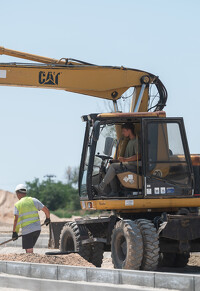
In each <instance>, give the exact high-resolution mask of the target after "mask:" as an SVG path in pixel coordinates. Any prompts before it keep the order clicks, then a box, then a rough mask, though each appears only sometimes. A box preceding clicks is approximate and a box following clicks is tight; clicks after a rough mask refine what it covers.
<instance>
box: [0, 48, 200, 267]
mask: <svg viewBox="0 0 200 291" xmlns="http://www.w3.org/2000/svg"><path fill="white" fill-rule="evenodd" d="M0 54H4V55H9V56H13V57H18V58H22V59H28V60H30V61H34V62H37V63H0V85H5V86H21V87H22V86H24V87H36V88H51V89H61V90H66V91H70V92H74V93H80V94H85V95H89V96H94V97H98V98H103V99H108V100H112V101H113V104H114V112H112V113H99V114H89V115H84V116H82V120H83V122H85V136H84V141H83V150H82V155H81V162H80V171H79V195H80V203H81V207H82V209H84V210H102V211H105V210H106V211H110V215H104V216H103V215H102V216H99V217H89V218H88V217H85V218H84V217H83V218H81V219H77V220H75V221H63V222H53V223H51V225H50V238H49V247H50V248H60V251H61V252H69V251H76V252H78V253H79V254H80V255H81V256H83V257H84V258H85V259H86V260H88V261H89V262H91V263H93V264H94V265H95V266H97V267H100V266H101V263H102V259H103V253H104V251H111V256H112V261H113V264H114V267H115V268H124V269H141V270H155V269H156V268H157V266H158V264H160V265H161V266H168V267H184V266H186V265H187V262H188V260H189V257H190V253H191V252H198V251H200V216H199V214H198V207H199V206H200V155H191V154H190V152H189V147H188V143H187V137H186V132H185V128H184V123H183V119H182V118H180V117H175V118H172V117H170V118H168V117H166V114H165V112H164V111H162V110H163V108H164V106H165V105H166V101H167V90H166V88H165V86H164V85H163V83H162V82H161V81H160V79H159V78H158V77H157V76H155V75H153V74H151V73H148V72H145V71H141V70H136V69H129V68H124V67H112V66H97V65H94V64H90V63H86V62H82V61H79V60H74V59H66V58H62V59H60V60H55V59H51V58H46V57H41V56H37V55H32V54H28V53H23V52H18V51H14V50H9V49H5V48H3V47H0ZM38 63H39V64H38ZM153 87H155V89H154V92H155V91H156V93H155V94H154V95H152V94H151V92H152V88H153ZM129 88H134V91H133V93H132V102H131V107H130V112H127V113H122V112H119V110H118V104H117V101H118V100H119V99H120V98H121V97H122V95H123V94H124V93H125V92H126V91H127V90H128V89H129ZM127 123H128V124H129V125H130V124H131V125H134V128H135V132H134V134H135V139H136V140H137V142H138V145H139V150H137V151H136V153H135V156H136V160H135V167H134V170H131V169H130V168H127V167H126V166H125V164H123V162H121V163H120V162H119V157H123V156H124V154H125V151H126V147H127V143H128V142H129V139H127V138H126V137H124V136H123V134H122V133H123V130H122V129H123V126H124V124H127ZM116 161H117V162H118V164H119V167H118V171H116V177H115V183H117V187H118V192H117V193H115V195H114V196H113V195H110V191H111V190H110V188H109V186H110V185H107V186H108V187H106V188H105V189H104V192H103V193H102V192H99V191H98V189H99V184H100V183H101V182H102V181H103V180H104V178H105V177H106V174H107V172H108V170H109V167H110V165H112V163H115V162H116Z"/></svg>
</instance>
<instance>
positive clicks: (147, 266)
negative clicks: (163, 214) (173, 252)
mask: <svg viewBox="0 0 200 291" xmlns="http://www.w3.org/2000/svg"><path fill="white" fill-rule="evenodd" d="M135 223H136V224H137V225H138V227H139V229H140V232H141V234H142V239H143V259H142V264H141V270H145V271H154V270H156V269H157V267H158V261H159V251H160V248H159V237H158V234H157V231H156V228H155V226H154V224H153V223H152V222H151V221H149V220H147V219H137V220H135Z"/></svg>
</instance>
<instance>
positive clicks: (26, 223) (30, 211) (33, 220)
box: [12, 184, 50, 253]
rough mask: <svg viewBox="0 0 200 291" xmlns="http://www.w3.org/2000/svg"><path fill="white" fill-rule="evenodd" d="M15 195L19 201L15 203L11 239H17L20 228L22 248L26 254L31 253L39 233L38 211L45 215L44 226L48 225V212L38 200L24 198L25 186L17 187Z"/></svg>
mask: <svg viewBox="0 0 200 291" xmlns="http://www.w3.org/2000/svg"><path fill="white" fill-rule="evenodd" d="M15 193H16V195H17V198H18V199H19V201H18V202H17V203H15V208H14V224H13V235H12V239H13V240H17V239H18V232H19V229H20V227H21V228H22V248H23V249H25V250H26V253H33V247H34V245H35V243H36V241H37V239H38V237H39V235H40V232H41V225H40V219H39V215H38V211H39V210H42V211H43V212H44V213H45V215H46V219H45V221H44V224H45V225H48V224H49V223H50V212H49V209H48V208H47V207H46V206H44V205H43V204H42V203H41V202H40V201H39V200H38V199H36V198H32V197H27V196H26V194H27V189H26V186H25V185H23V184H19V185H17V187H16V188H15Z"/></svg>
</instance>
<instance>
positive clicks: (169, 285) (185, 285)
mask: <svg viewBox="0 0 200 291" xmlns="http://www.w3.org/2000/svg"><path fill="white" fill-rule="evenodd" d="M193 283H194V282H193V276H192V275H187V276H186V275H182V274H171V273H155V287H156V288H166V289H177V290H181V291H195V290H194V288H193V285H194V284H193Z"/></svg>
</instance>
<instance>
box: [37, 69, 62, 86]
mask: <svg viewBox="0 0 200 291" xmlns="http://www.w3.org/2000/svg"><path fill="white" fill-rule="evenodd" d="M59 75H60V73H57V74H56V73H55V72H48V73H46V72H43V71H40V72H39V83H40V84H46V85H58V76H59Z"/></svg>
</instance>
